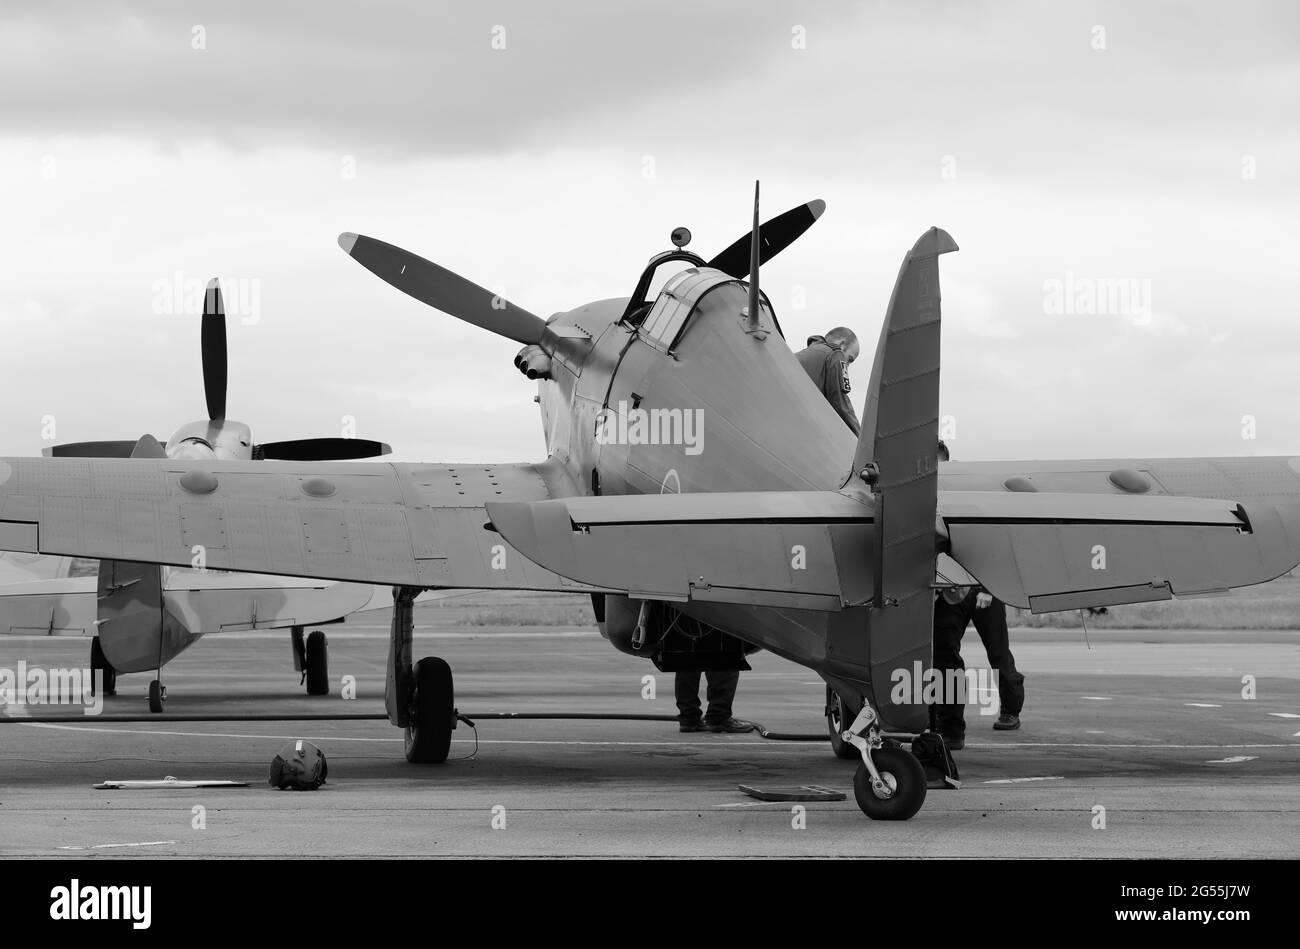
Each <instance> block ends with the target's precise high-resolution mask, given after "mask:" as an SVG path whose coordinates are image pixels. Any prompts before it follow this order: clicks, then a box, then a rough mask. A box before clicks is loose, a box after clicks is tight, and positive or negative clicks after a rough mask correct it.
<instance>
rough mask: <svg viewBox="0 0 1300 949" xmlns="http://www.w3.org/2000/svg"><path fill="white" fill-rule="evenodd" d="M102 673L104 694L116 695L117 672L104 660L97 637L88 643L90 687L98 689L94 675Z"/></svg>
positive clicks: (102, 650)
mask: <svg viewBox="0 0 1300 949" xmlns="http://www.w3.org/2000/svg"><path fill="white" fill-rule="evenodd" d="M97 672H101V673H103V680H104V694H105V695H117V670H116V669H114V668H113V667H112V666H111V665H110V664H109V662H108V660H107V659H105V658H104V649H103V647H102V646H100V644H99V637H98V636H96V637H94V638H93V639H91V641H90V687H91V689H98V688H99V683H98V681H97V679H96V676H95V673H97Z"/></svg>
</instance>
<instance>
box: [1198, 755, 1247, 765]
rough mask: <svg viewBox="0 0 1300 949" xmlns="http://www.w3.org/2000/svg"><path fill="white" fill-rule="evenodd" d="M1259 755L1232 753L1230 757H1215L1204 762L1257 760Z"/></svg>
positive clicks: (1232, 762)
mask: <svg viewBox="0 0 1300 949" xmlns="http://www.w3.org/2000/svg"><path fill="white" fill-rule="evenodd" d="M1258 760H1259V755H1233V756H1232V757H1231V758H1216V759H1215V760H1214V761H1207V762H1205V763H1206V764H1239V763H1240V762H1242V761H1258Z"/></svg>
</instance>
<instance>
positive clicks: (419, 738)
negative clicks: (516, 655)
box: [406, 656, 924, 787]
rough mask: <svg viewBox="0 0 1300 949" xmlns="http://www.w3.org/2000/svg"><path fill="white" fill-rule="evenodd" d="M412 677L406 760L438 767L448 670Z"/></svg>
mask: <svg viewBox="0 0 1300 949" xmlns="http://www.w3.org/2000/svg"><path fill="white" fill-rule="evenodd" d="M414 673H415V676H414V677H415V682H414V688H413V689H412V691H411V711H410V724H408V725H407V726H406V760H407V761H412V762H415V763H417V764H441V763H442V762H444V761H446V760H447V752H448V751H450V750H451V730H452V727H453V726H454V725H455V724H456V710H455V694H454V692H453V691H452V681H451V666H449V665H447V663H446V662H445V661H443V660H442V659H439V658H437V657H436V656H429V657H427V658H425V659H421V660H420V661H419V662H418V663H416V665H415V670H414ZM922 787H924V781H922Z"/></svg>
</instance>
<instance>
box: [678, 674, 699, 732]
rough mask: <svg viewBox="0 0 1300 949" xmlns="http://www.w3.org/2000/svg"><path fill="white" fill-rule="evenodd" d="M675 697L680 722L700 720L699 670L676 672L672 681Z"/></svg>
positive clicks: (696, 722)
mask: <svg viewBox="0 0 1300 949" xmlns="http://www.w3.org/2000/svg"><path fill="white" fill-rule="evenodd" d="M673 688H674V691H675V692H676V697H677V720H678V721H679V722H682V723H689V724H699V722H700V718H701V716H700V670H698V669H695V670H693V671H687V672H677V673H676V674H675V680H674V683H673Z"/></svg>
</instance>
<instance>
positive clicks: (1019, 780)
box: [984, 774, 1065, 784]
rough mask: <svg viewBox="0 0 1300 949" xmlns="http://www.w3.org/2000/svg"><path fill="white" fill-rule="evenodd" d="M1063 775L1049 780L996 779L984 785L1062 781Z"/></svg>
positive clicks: (1053, 776) (1054, 776) (1055, 775)
mask: <svg viewBox="0 0 1300 949" xmlns="http://www.w3.org/2000/svg"><path fill="white" fill-rule="evenodd" d="M1064 780H1065V775H1063V774H1054V775H1052V776H1051V777H1050V778H998V779H997V780H994V781H985V782H984V783H985V784H1025V783H1027V782H1029V781H1064Z"/></svg>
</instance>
